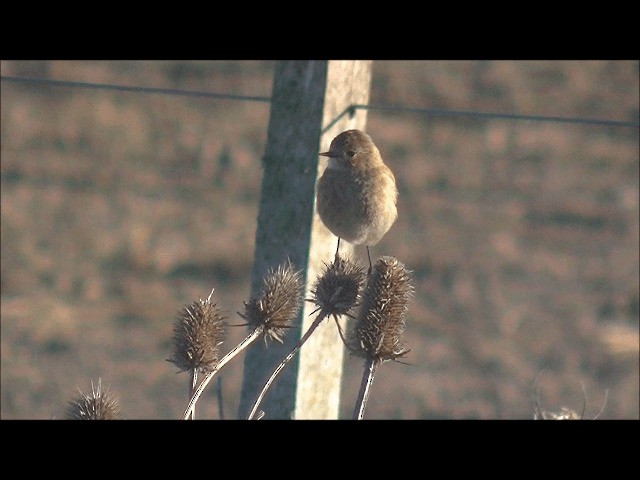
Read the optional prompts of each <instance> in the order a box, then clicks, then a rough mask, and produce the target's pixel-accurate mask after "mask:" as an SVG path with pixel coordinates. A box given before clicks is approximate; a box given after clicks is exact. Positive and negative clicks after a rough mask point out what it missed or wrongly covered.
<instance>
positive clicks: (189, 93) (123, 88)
mask: <svg viewBox="0 0 640 480" xmlns="http://www.w3.org/2000/svg"><path fill="white" fill-rule="evenodd" d="M0 80H2V81H3V82H4V81H7V82H16V83H36V84H41V85H53V86H56V87H79V88H94V89H98V90H115V91H119V92H140V93H161V94H164V95H182V96H186V97H201V98H218V99H228V100H244V101H249V102H271V97H261V96H255V95H236V94H233V93H216V92H199V91H194V90H179V89H175V88H153V87H134V86H128V85H113V84H107V83H89V82H71V81H66V80H49V79H46V78H31V77H8V76H1V77H0Z"/></svg>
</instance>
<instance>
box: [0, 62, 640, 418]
mask: <svg viewBox="0 0 640 480" xmlns="http://www.w3.org/2000/svg"><path fill="white" fill-rule="evenodd" d="M1 70H2V75H24V76H41V77H46V78H52V79H58V80H75V81H85V82H102V83H116V84H124V85H137V86H148V87H164V88H180V89H187V90H188V89H192V90H204V91H213V92H224V93H237V94H246V95H262V96H269V95H270V93H271V81H272V74H273V63H272V62H267V61H215V62H160V61H153V62H115V61H109V62H105V61H101V62H94V61H81V62H69V61H42V62H18V61H3V62H2V64H1ZM638 75H639V68H638V62H637V61H575V62H560V61H555V62H541V61H536V62H529V61H526V62H525V61H520V62H512V61H504V62H503V61H501V62H479V61H469V62H463V61H455V62H445V61H435V62H423V61H420V62H407V61H402V62H399V61H375V62H374V68H373V82H372V87H371V103H372V104H404V105H409V106H414V107H423V108H445V109H454V110H475V111H484V112H503V113H520V114H537V115H547V116H566V117H573V116H577V117H587V118H604V119H615V120H629V121H637V120H638V104H639V99H638V89H639V85H638ZM1 87H2V90H1V102H2V103H1V108H2V117H1V120H2V123H1V127H2V129H1V142H2V145H1V155H2V162H1V170H0V171H1V181H2V184H1V186H2V191H1V194H2V202H1V207H2V217H1V220H2V224H1V248H2V250H1V252H2V258H1V262H2V263H1V266H2V271H1V302H2V303H1V308H2V318H1V319H2V324H1V326H2V329H1V341H2V343H1V346H2V349H1V355H2V356H1V374H2V375H1V405H0V406H1V411H0V414H1V417H2V418H3V419H26V418H42V419H48V418H62V417H63V416H64V411H65V408H66V402H67V401H68V400H70V399H71V398H72V397H73V396H74V395H75V394H76V392H77V390H76V387H80V388H82V389H83V390H85V391H86V390H89V389H90V382H91V380H93V381H94V382H95V381H97V379H98V378H99V377H101V378H102V380H103V383H104V384H105V385H107V386H109V387H110V389H111V391H112V393H114V394H115V395H117V397H118V398H119V400H120V404H121V407H122V413H123V415H124V416H125V417H126V418H148V419H152V418H161V419H171V418H178V417H179V416H180V414H181V412H182V410H183V409H184V407H185V405H186V395H187V383H188V379H187V375H186V374H184V373H183V374H176V373H175V368H174V366H173V365H172V364H170V363H168V362H166V361H165V359H166V358H168V356H169V355H170V340H171V329H172V322H173V318H174V316H175V314H176V313H177V311H178V309H179V308H180V307H181V306H182V305H184V304H188V303H190V302H192V301H193V300H196V299H198V298H205V297H206V296H207V295H208V294H209V292H210V291H211V288H214V287H215V292H214V295H213V297H212V300H213V301H215V302H216V303H218V304H219V305H220V306H221V307H222V308H223V309H224V310H226V311H227V312H228V316H229V318H230V321H231V323H240V319H239V317H238V315H237V314H236V311H238V310H241V308H242V301H243V300H248V295H249V289H250V273H251V265H252V255H253V248H254V233H255V218H256V214H257V208H258V205H257V201H258V196H259V185H260V178H261V169H260V158H261V155H262V153H263V151H264V147H265V142H266V132H267V122H268V117H269V105H268V104H266V103H254V102H242V101H233V100H214V99H202V98H189V97H180V96H167V95H154V94H141V93H124V92H111V91H101V90H90V89H81V88H66V87H65V88H63V87H53V86H42V85H38V86H32V85H20V84H14V83H9V82H2V84H1ZM367 130H368V132H369V133H370V134H371V135H372V137H373V138H374V140H375V141H376V143H377V145H378V146H379V148H380V150H381V152H382V153H383V155H384V157H385V159H386V161H387V163H388V164H389V166H390V167H391V168H392V169H393V170H394V172H395V173H396V177H397V180H398V185H399V190H400V199H399V212H400V216H399V219H398V222H397V224H396V225H395V226H394V227H393V228H392V229H391V231H390V232H389V234H388V235H387V236H386V237H385V238H384V239H383V241H382V242H381V243H380V244H379V245H378V246H377V247H375V248H374V249H373V253H374V254H375V255H376V256H377V255H382V254H388V255H393V256H396V257H397V258H398V259H399V260H401V261H402V262H404V263H405V264H406V265H407V268H409V269H410V270H412V271H413V275H414V284H415V287H416V294H415V298H414V300H413V302H412V304H411V307H410V310H409V315H408V325H407V331H406V336H405V340H406V344H407V346H408V347H409V348H411V352H410V353H409V355H408V357H407V359H406V360H407V361H408V362H410V363H411V365H402V364H396V363H386V364H384V365H383V366H382V367H381V368H380V370H379V373H378V374H377V376H376V380H375V383H374V386H373V390H372V394H371V398H370V400H369V404H368V407H367V412H366V418H371V419H380V418H389V419H428V418H454V419H462V418H481V419H493V418H503V419H513V418H532V416H533V408H532V404H531V398H532V391H533V388H534V383H535V381H536V378H538V380H539V382H538V383H539V400H540V404H541V406H542V407H543V408H546V409H549V410H560V407H562V406H567V407H569V408H572V409H574V410H577V411H578V412H580V411H581V409H582V404H583V401H584V394H583V391H582V385H584V389H585V391H586V393H587V408H586V413H585V416H586V417H592V416H594V415H595V414H596V413H597V412H598V410H599V409H600V406H601V405H602V402H603V401H604V397H605V392H606V391H607V390H609V397H608V401H607V404H606V407H605V409H604V412H603V413H602V415H601V417H600V418H632V419H638V418H639V415H640V413H639V407H638V400H639V386H638V383H639V381H638V376H639V360H638V342H639V338H638V322H639V306H638V304H639V299H638V289H639V258H638V244H639V233H638V232H639V221H638V216H639V211H638V204H639V193H638V191H639V188H638V183H639V180H638V176H639V152H638V129H634V128H617V127H602V126H584V125H573V124H561V123H552V122H543V123H541V122H523V121H506V120H486V119H470V118H463V117H448V118H447V117H428V116H424V115H419V114H410V113H398V112H396V113H393V112H384V113H382V112H369V115H368V127H367ZM362 254H363V252H359V255H360V258H361V259H362V258H363V257H362ZM365 255H366V254H365ZM245 334H246V330H245V328H235V329H231V335H230V337H229V340H228V341H227V343H226V349H229V348H231V347H232V346H233V345H235V343H237V342H238V341H239V340H240V339H241V338H243V337H244V335H245ZM226 349H223V350H224V351H226ZM242 364H243V362H242V361H241V360H236V361H235V362H232V363H231V364H230V365H229V366H228V367H226V369H225V370H224V371H223V374H222V386H223V392H224V413H225V417H226V418H235V415H236V409H237V405H238V395H239V388H240V380H241V375H242ZM361 373H362V360H361V359H357V358H347V359H346V360H345V374H344V381H343V404H342V409H341V410H342V415H343V416H344V417H345V418H349V416H350V414H351V411H352V408H353V403H354V401H355V398H356V394H357V389H358V386H359V380H360V376H361ZM198 416H199V418H215V417H216V416H217V403H216V402H215V396H214V394H213V390H212V391H211V392H210V393H209V394H208V395H206V398H203V399H202V400H201V401H200V402H199V412H198Z"/></svg>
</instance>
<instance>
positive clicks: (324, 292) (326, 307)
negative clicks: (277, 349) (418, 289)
mask: <svg viewBox="0 0 640 480" xmlns="http://www.w3.org/2000/svg"><path fill="white" fill-rule="evenodd" d="M325 267H326V268H325V270H324V272H323V274H322V275H321V276H320V277H319V278H318V279H317V281H316V283H315V285H314V287H313V289H312V291H311V293H312V298H310V299H307V301H308V302H312V303H314V304H315V305H317V307H318V308H317V309H316V310H314V311H313V312H311V314H312V315H313V314H314V313H317V312H319V313H318V317H317V318H316V319H315V320H314V321H313V323H312V324H311V326H310V327H309V329H308V330H307V331H306V332H305V333H304V335H303V336H302V337H301V338H300V340H299V341H298V343H297V344H296V345H295V346H294V347H293V349H292V350H291V352H289V354H288V355H287V356H286V357H285V358H284V360H282V362H281V363H280V364H279V365H278V366H277V367H276V369H275V370H274V371H273V373H272V374H271V377H269V379H268V380H267V382H266V383H265V385H264V387H263V388H262V390H261V392H260V394H259V395H258V398H257V399H256V401H255V403H254V405H253V408H252V409H251V412H250V413H249V417H248V420H254V419H256V415H257V414H258V413H259V412H258V407H259V406H260V403H261V402H262V400H263V399H264V396H265V395H266V394H267V392H268V391H269V389H270V388H271V385H272V384H273V381H274V380H275V379H276V377H277V376H278V374H279V373H280V372H281V371H282V369H283V368H284V367H285V366H286V365H287V364H288V363H289V361H291V359H292V358H293V357H294V356H295V355H296V353H297V352H298V351H299V350H300V348H301V347H302V345H304V343H305V342H306V341H307V340H308V339H309V337H310V336H311V334H312V333H313V332H314V331H315V329H316V328H317V327H318V325H320V323H321V322H322V321H323V320H324V319H325V318H328V317H331V316H332V317H334V319H335V321H336V324H337V325H338V332H339V333H340V336H341V337H342V338H343V341H344V337H343V335H342V331H341V329H340V324H339V323H338V317H339V316H341V315H347V316H350V314H349V311H350V310H351V309H352V308H353V307H355V306H356V305H357V301H358V298H359V293H360V288H361V286H362V283H363V274H362V269H361V268H360V267H358V266H357V265H355V264H354V263H353V262H351V261H350V260H348V259H345V258H341V257H340V256H339V255H338V254H336V256H335V259H334V261H333V263H332V264H330V265H327V264H325ZM260 412H261V411H260ZM262 415H264V413H262ZM262 415H260V418H262Z"/></svg>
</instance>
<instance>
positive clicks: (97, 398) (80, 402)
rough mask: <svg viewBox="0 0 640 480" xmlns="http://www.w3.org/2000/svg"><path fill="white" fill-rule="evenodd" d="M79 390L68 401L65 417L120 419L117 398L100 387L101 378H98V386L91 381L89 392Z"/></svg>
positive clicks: (73, 418) (76, 418) (70, 418)
mask: <svg viewBox="0 0 640 480" xmlns="http://www.w3.org/2000/svg"><path fill="white" fill-rule="evenodd" d="M78 390H79V392H80V393H79V394H78V395H77V396H76V397H75V398H73V399H72V400H71V401H70V402H69V406H68V407H67V415H66V417H67V419H69V420H121V419H122V415H121V414H120V406H119V405H118V400H117V399H116V398H115V397H114V396H113V395H112V394H111V393H110V392H109V389H108V388H105V389H103V388H102V379H98V387H97V388H94V386H93V381H92V382H91V393H85V392H83V391H82V390H80V389H78Z"/></svg>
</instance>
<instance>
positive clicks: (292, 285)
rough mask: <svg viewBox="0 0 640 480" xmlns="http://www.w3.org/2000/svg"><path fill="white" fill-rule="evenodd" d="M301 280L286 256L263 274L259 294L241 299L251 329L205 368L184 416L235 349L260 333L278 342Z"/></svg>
mask: <svg viewBox="0 0 640 480" xmlns="http://www.w3.org/2000/svg"><path fill="white" fill-rule="evenodd" d="M302 289H303V284H302V278H301V274H300V271H295V270H294V268H293V265H292V264H291V262H290V261H289V260H287V262H286V263H285V264H283V265H280V266H278V268H277V269H275V270H274V269H272V270H270V271H269V272H268V274H267V275H266V277H265V278H264V288H263V290H262V295H261V296H260V297H258V298H252V299H251V300H249V301H248V302H244V306H245V311H244V313H240V312H238V315H240V316H241V317H242V318H244V319H245V320H246V321H247V323H246V325H248V326H249V327H250V328H252V329H253V330H252V331H251V333H250V334H249V335H248V336H247V337H245V339H244V340H242V341H241V342H240V343H239V344H238V345H237V346H236V347H234V348H233V349H232V350H231V351H230V352H229V353H227V354H226V355H225V356H224V357H223V358H222V359H221V360H220V361H219V362H217V363H216V364H215V365H214V366H213V368H212V370H211V371H209V372H208V373H207V374H206V376H205V377H204V379H203V380H202V382H201V383H200V385H199V386H198V388H197V389H196V390H195V391H194V392H193V395H192V396H191V399H190V401H189V404H188V405H187V408H186V410H185V411H184V414H183V417H182V418H183V419H184V420H187V419H188V418H189V416H190V415H191V414H192V412H193V409H194V408H195V404H196V402H197V401H198V398H199V397H200V395H201V394H202V392H203V391H204V389H205V388H206V387H207V385H208V384H209V382H210V381H211V379H212V378H213V377H214V376H215V374H216V373H217V372H219V371H220V370H221V369H222V367H224V366H225V365H226V364H227V363H228V362H229V361H231V359H232V358H234V357H235V356H236V355H237V354H238V353H240V352H241V351H242V350H244V349H245V348H246V347H248V346H249V345H251V344H252V343H253V342H254V341H255V340H256V339H258V338H259V337H260V336H261V335H262V336H263V337H264V340H265V343H266V342H267V341H268V340H275V341H278V342H280V343H282V340H283V338H284V334H285V332H286V330H287V329H288V328H290V327H291V324H292V323H293V320H294V319H295V318H296V317H297V316H298V312H299V310H300V306H301V304H302V297H303V291H302Z"/></svg>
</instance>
